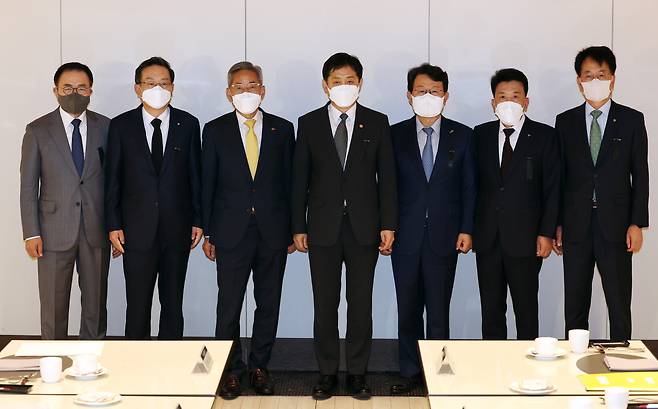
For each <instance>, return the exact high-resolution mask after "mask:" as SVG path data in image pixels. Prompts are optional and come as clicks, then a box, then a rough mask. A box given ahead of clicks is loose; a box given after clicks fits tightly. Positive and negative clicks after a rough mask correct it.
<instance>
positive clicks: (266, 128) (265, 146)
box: [254, 109, 276, 180]
mask: <svg viewBox="0 0 658 409" xmlns="http://www.w3.org/2000/svg"><path fill="white" fill-rule="evenodd" d="M261 113H262V115H263V130H262V131H261V135H260V149H259V151H258V166H257V167H256V177H255V178H254V180H256V179H258V177H259V175H260V174H261V173H263V172H265V171H264V170H263V169H264V168H265V167H266V166H267V165H268V161H269V157H270V154H269V153H270V150H271V148H272V143H273V142H274V141H273V140H272V139H273V136H274V132H276V129H275V128H273V127H272V121H271V118H270V116H269V115H268V114H267V113H265V111H263V110H262V109H261Z"/></svg>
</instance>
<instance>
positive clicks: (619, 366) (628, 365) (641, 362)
mask: <svg viewBox="0 0 658 409" xmlns="http://www.w3.org/2000/svg"><path fill="white" fill-rule="evenodd" d="M603 362H605V365H606V366H607V367H608V369H609V370H611V371H625V372H631V371H658V361H656V360H655V359H649V358H640V359H628V358H622V357H619V356H610V355H606V356H605V357H604V358H603Z"/></svg>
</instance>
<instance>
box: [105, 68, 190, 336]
mask: <svg viewBox="0 0 658 409" xmlns="http://www.w3.org/2000/svg"><path fill="white" fill-rule="evenodd" d="M173 90H174V70H172V69H171V66H170V65H169V63H168V62H167V61H166V60H164V59H163V58H160V57H152V58H149V59H148V60H146V61H144V62H142V63H141V64H140V65H139V67H137V69H136V70H135V93H136V94H137V96H138V97H139V98H140V99H141V101H142V102H143V104H142V105H140V106H139V107H137V108H136V109H133V110H130V111H128V112H125V113H123V114H121V115H119V116H117V117H116V118H114V119H112V121H111V122H110V131H109V136H108V142H107V168H106V176H105V179H106V191H105V209H106V224H107V226H106V227H107V229H108V231H109V236H110V241H111V242H112V246H113V247H114V249H115V251H118V252H120V253H123V272H124V275H125V278H126V301H127V308H126V338H128V339H150V336H151V304H152V300H153V290H154V288H155V282H156V279H157V282H158V294H159V297H160V328H159V332H158V338H159V339H181V338H182V337H183V290H184V287H185V275H186V272H187V261H188V258H189V256H190V249H191V248H194V247H196V245H197V244H198V243H199V241H200V240H201V238H202V236H203V231H202V229H201V140H200V137H199V136H200V135H199V134H200V132H199V121H198V120H197V119H196V118H195V117H193V116H192V115H190V114H188V113H187V112H185V111H181V110H179V109H176V108H174V107H172V106H170V101H171V95H172V92H173Z"/></svg>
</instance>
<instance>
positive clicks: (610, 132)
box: [590, 100, 617, 167]
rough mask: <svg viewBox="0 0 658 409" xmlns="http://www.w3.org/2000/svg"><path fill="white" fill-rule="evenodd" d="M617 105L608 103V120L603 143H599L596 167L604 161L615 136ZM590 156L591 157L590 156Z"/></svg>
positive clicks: (611, 102) (612, 102)
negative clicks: (599, 148)
mask: <svg viewBox="0 0 658 409" xmlns="http://www.w3.org/2000/svg"><path fill="white" fill-rule="evenodd" d="M616 105H617V104H615V102H614V101H612V100H611V101H610V111H609V112H608V120H607V122H606V123H605V131H604V133H603V141H602V142H601V150H600V151H599V156H598V157H597V159H596V166H597V167H598V166H600V164H601V163H602V162H603V161H605V160H606V159H607V157H608V153H609V152H610V147H611V146H612V142H613V140H614V139H615V137H616V135H617V107H616ZM590 156H591V155H590Z"/></svg>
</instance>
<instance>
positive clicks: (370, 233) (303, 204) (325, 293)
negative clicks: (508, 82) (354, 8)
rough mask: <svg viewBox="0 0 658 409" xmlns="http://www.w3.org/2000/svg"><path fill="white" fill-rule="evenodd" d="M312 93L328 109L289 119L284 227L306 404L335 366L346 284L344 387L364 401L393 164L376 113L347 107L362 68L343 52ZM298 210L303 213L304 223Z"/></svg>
mask: <svg viewBox="0 0 658 409" xmlns="http://www.w3.org/2000/svg"><path fill="white" fill-rule="evenodd" d="M322 76H323V82H322V86H323V89H324V91H325V93H326V94H327V95H328V96H329V99H330V103H328V104H327V105H325V106H323V107H321V108H319V109H316V110H315V111H312V112H309V113H308V114H306V115H304V116H302V117H301V118H299V129H298V133H297V146H296V149H295V158H294V166H293V169H294V174H293V192H292V229H293V233H294V241H295V245H296V247H297V249H298V250H300V251H303V252H307V251H308V252H309V260H310V265H311V279H312V283H313V300H314V307H315V318H314V324H313V336H314V341H315V355H316V358H317V360H318V365H319V367H320V375H321V376H320V380H319V382H318V383H317V385H316V386H315V387H314V389H313V397H314V398H315V399H320V400H321V399H327V398H329V397H330V396H331V395H332V394H333V392H334V390H335V388H336V383H337V377H336V374H337V372H338V364H339V360H340V353H339V342H338V314H337V310H338V304H339V302H340V287H341V273H342V265H343V262H344V263H345V266H346V273H345V275H346V278H347V287H346V291H347V304H348V306H347V308H348V312H347V336H346V348H345V349H346V355H347V356H346V358H347V359H346V360H347V371H348V377H347V383H348V387H349V389H350V390H351V391H352V393H353V396H354V397H355V398H358V399H369V398H370V390H369V388H368V385H367V384H366V380H365V373H366V370H367V367H368V359H369V357H370V346H371V343H372V286H373V280H374V274H375V265H376V264H377V257H378V249H379V250H381V251H387V250H389V249H390V248H391V246H392V245H393V236H394V230H395V229H396V226H397V197H396V196H397V194H396V183H395V163H394V158H393V149H392V146H391V137H390V130H389V125H388V118H387V117H386V115H384V114H381V113H379V112H375V111H373V110H371V109H368V108H366V107H364V106H362V105H360V104H357V102H356V100H357V99H358V96H359V91H360V88H361V84H362V76H363V67H362V65H361V63H360V62H359V60H358V58H356V57H354V56H351V55H349V54H346V53H337V54H334V55H333V56H331V57H329V59H328V60H327V61H326V62H325V63H324V66H323V67H322ZM307 210H308V215H307Z"/></svg>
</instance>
